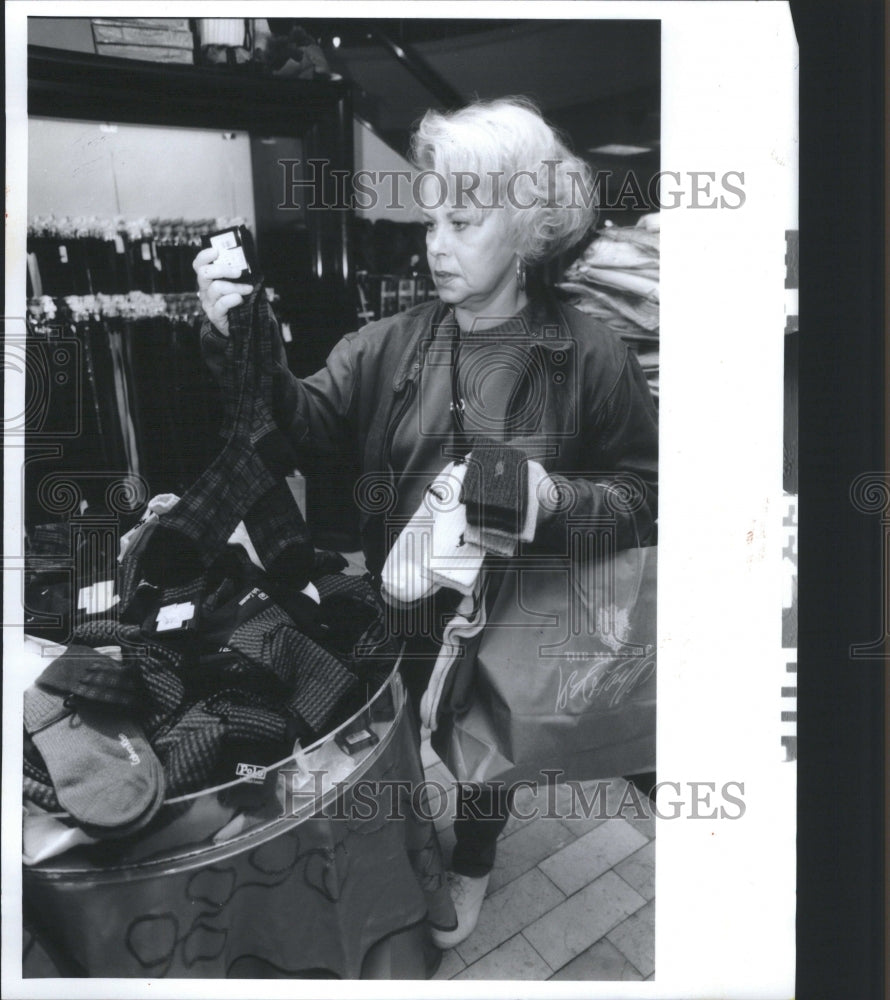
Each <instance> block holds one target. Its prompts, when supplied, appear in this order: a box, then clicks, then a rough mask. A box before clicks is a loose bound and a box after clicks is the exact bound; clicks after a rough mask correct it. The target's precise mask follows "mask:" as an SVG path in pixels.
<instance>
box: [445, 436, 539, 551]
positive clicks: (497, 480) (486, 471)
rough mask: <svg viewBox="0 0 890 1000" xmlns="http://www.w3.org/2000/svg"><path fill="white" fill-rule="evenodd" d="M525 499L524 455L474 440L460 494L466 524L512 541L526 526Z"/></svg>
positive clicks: (494, 444) (516, 450)
mask: <svg viewBox="0 0 890 1000" xmlns="http://www.w3.org/2000/svg"><path fill="white" fill-rule="evenodd" d="M527 497H528V486H527V469H526V458H525V455H524V454H523V453H522V452H521V451H519V450H518V449H517V448H512V447H510V445H506V444H501V443H499V442H496V441H492V440H490V439H489V438H484V437H480V438H476V439H475V441H474V442H473V448H472V452H471V456H470V459H469V461H468V469H467V474H466V476H465V478H464V481H463V486H462V489H461V494H460V499H461V503H463V504H464V505H465V506H466V508H467V521H468V522H469V523H470V524H471V525H472V526H473V527H474V528H489V529H492V530H494V531H500V532H504V533H506V534H509V535H512V536H513V537H514V538H515V537H517V536H518V535H519V533H520V532H521V531H522V528H523V525H524V523H525V507H526V504H527Z"/></svg>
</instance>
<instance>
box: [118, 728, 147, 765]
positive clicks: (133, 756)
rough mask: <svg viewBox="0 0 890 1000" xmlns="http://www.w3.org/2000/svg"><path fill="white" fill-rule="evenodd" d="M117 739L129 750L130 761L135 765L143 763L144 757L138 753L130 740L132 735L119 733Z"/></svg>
mask: <svg viewBox="0 0 890 1000" xmlns="http://www.w3.org/2000/svg"><path fill="white" fill-rule="evenodd" d="M117 739H118V742H119V743H120V745H121V746H122V747H123V748H124V750H126V751H127V756H128V757H129V758H130V763H131V764H132V765H133V767H136V766H137V765H138V764H141V763H142V758H141V757H140V756H139V754H138V753H136V750H135V748H134V747H133V744H132V743H131V742H130V737H129V736H127V734H126V733H118V734H117Z"/></svg>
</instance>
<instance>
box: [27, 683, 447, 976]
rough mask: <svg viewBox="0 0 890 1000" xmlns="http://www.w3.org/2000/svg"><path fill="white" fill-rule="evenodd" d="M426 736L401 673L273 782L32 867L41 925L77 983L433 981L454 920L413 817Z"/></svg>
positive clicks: (225, 792)
mask: <svg viewBox="0 0 890 1000" xmlns="http://www.w3.org/2000/svg"><path fill="white" fill-rule="evenodd" d="M415 725H416V723H415V721H414V718H413V716H412V714H411V712H410V708H409V706H408V704H407V699H406V697H405V693H404V689H403V686H402V682H401V678H400V677H399V674H398V665H396V667H395V668H394V669H393V671H392V673H391V674H390V675H389V677H388V678H387V680H386V681H385V683H384V684H383V685H382V686H381V687H380V689H379V690H378V691H377V692H376V694H375V695H374V697H372V698H371V699H370V700H369V702H368V703H367V705H366V706H365V708H364V709H363V711H362V712H361V713H359V714H358V715H357V716H354V717H353V718H352V719H350V720H348V721H347V722H345V723H344V724H343V725H342V726H340V727H339V728H338V729H337V730H335V731H334V732H332V733H331V734H330V735H328V736H327V737H325V738H324V739H323V740H321V741H319V742H318V743H317V744H315V745H314V746H313V747H310V748H308V749H307V750H306V751H304V752H302V753H301V754H299V755H298V756H297V757H291V758H289V759H287V760H285V761H281V762H280V763H279V764H278V765H275V766H274V767H271V768H269V769H268V770H267V773H266V776H265V779H264V780H262V779H260V782H259V783H257V782H250V781H247V780H242V781H238V782H232V783H229V784H227V785H222V786H219V787H217V788H213V789H209V790H207V791H204V792H202V793H200V794H197V795H191V796H185V797H183V798H180V799H176V800H170V801H168V802H166V803H165V804H164V806H163V808H162V811H161V813H160V814H159V816H158V817H156V819H155V821H153V822H152V824H151V827H150V828H149V831H148V832H146V834H145V835H143V836H141V837H138V838H131V839H130V840H128V841H127V842H126V843H124V842H115V841H111V840H108V841H103V842H102V843H100V844H94V845H86V846H79V847H75V848H73V849H72V850H69V851H67V852H66V853H64V854H62V855H60V856H58V857H55V858H51V859H50V860H48V861H45V862H42V863H40V864H37V865H33V866H30V867H26V868H25V870H24V874H23V895H24V906H25V914H26V920H27V921H28V923H29V924H30V925H31V927H32V930H33V932H34V934H35V936H36V938H37V940H38V942H40V943H41V944H43V945H44V947H45V948H46V950H47V951H48V952H49V954H51V955H55V956H59V957H61V958H62V959H63V961H61V962H57V964H58V965H59V966H60V970H61V965H63V964H64V965H69V964H70V969H69V971H64V970H62V971H60V974H62V975H66V974H67V975H75V974H80V975H86V976H102V977H144V978H146V979H157V978H163V977H200V978H214V977H219V978H222V977H231V978H290V977H295V978H303V977H307V978H313V977H322V978H328V977H335V978H347V979H357V978H404V979H422V978H427V977H428V976H430V975H432V973H433V972H434V971H435V968H436V966H437V964H438V960H439V955H440V953H439V952H437V951H436V950H435V949H434V948H433V947H432V946H431V944H430V941H429V933H428V923H429V922H433V923H436V924H440V925H442V926H449V925H451V924H453V922H454V916H453V909H452V907H451V901H450V898H449V896H448V892H447V887H446V886H445V885H444V879H443V866H442V862H441V856H440V852H439V846H438V841H437V838H436V834H435V830H434V827H433V824H432V822H431V821H430V820H429V819H428V818H426V816H424V815H423V813H424V810H423V807H422V806H421V809H420V810H418V809H417V808H416V806H417V799H418V796H417V795H416V794H415V795H414V796H413V797H414V799H415V802H414V806H415V808H412V789H417V788H418V786H421V785H422V783H423V780H424V776H423V766H422V763H421V760H420V754H419V749H418V740H417V735H416V729H415ZM360 730H371V731H372V732H373V733H374V735H375V736H376V737H377V742H376V743H375V744H374V745H373V746H369V747H366V748H364V749H362V750H359V752H357V753H354V754H353V755H350V754H348V753H346V752H344V750H342V749H341V748H340V746H339V745H338V741H337V739H336V737H337V735H338V734H340V742H341V743H345V742H346V741H345V740H344V739H343V737H344V735H345V734H349V733H355V732H358V731H360ZM427 815H428V814H427ZM23 972H24V975H25V976H28V975H41V974H44V975H45V974H46V973H45V972H44V973H41V972H34V971H31V972H29V969H28V967H27V963H25V968H24V970H23Z"/></svg>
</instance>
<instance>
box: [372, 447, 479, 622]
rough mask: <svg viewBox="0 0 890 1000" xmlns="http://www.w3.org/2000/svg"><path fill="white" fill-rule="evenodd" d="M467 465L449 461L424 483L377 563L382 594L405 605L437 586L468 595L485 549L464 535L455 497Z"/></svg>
mask: <svg viewBox="0 0 890 1000" xmlns="http://www.w3.org/2000/svg"><path fill="white" fill-rule="evenodd" d="M467 470H468V466H467V464H466V463H465V462H450V463H449V464H448V465H447V466H445V468H444V469H443V470H442V471H441V472H440V473H439V475H438V476H436V478H435V479H434V480H433V482H432V483H430V485H429V486H428V487H427V489H426V493H425V494H424V498H423V500H422V501H421V504H420V506H419V507H418V509H417V510H416V511H415V513H414V514H413V516H412V517H411V520H410V521H409V522H408V524H407V525H405V527H404V528H403V529H402V531H401V533H400V534H399V537H398V538H397V539H396V542H395V545H393V547H392V550H391V551H390V553H389V555H388V556H387V559H386V562H385V564H384V567H383V573H382V585H383V594H384V597H385V598H386V599H387V601H389V602H390V603H392V604H396V605H398V604H411V603H413V602H415V601H419V600H422V599H423V598H425V597H429V596H430V595H432V594H433V593H435V591H436V590H438V589H439V588H440V587H449V588H451V589H453V590H457V591H458V592H459V593H462V594H472V593H473V589H474V587H475V585H476V581H477V580H478V578H479V573H480V571H481V569H482V563H483V561H484V559H485V551H484V550H483V549H482V548H480V547H479V546H478V545H475V544H474V543H473V542H471V541H469V540H468V539H467V537H466V528H467V512H466V508H465V507H464V505H463V504H462V503H461V502H460V500H459V497H460V493H461V487H462V484H463V482H464V477H465V475H466V474H467Z"/></svg>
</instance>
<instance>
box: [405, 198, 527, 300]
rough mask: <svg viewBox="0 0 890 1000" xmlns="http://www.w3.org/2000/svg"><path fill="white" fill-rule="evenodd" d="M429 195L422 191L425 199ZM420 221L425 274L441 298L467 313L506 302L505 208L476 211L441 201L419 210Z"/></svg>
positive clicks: (512, 265) (509, 278)
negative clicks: (426, 266) (423, 233)
mask: <svg viewBox="0 0 890 1000" xmlns="http://www.w3.org/2000/svg"><path fill="white" fill-rule="evenodd" d="M433 198H434V196H432V197H430V198H429V200H427V197H426V196H425V195H424V196H423V200H424V201H425V202H426V204H430V203H431V202H432V201H433ZM423 221H424V225H425V226H426V256H427V260H428V261H429V265H430V273H431V274H432V276H433V281H434V282H435V285H436V290H437V291H438V293H439V298H440V299H441V300H442V301H443V302H446V303H447V304H448V305H450V306H453V307H455V308H460V309H463V310H465V311H466V312H468V313H471V314H473V315H485V314H487V311H488V310H490V309H491V308H492V307H494V308H497V307H498V306H502V305H503V306H510V305H511V303H510V298H511V297H513V298H515V295H516V261H517V253H516V249H515V248H514V246H513V240H512V237H511V234H510V232H509V225H508V220H507V213H506V210H505V209H503V208H494V209H490V210H488V211H483V212H479V211H473V210H470V209H468V208H466V207H457V206H456V205H455V203H454V202H453V201H450V202H449V201H446V203H445V204H444V205H442V206H440V207H439V208H430V209H424V212H423ZM511 314H512V313H511V312H509V311H508V312H507V313H506V315H511Z"/></svg>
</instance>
